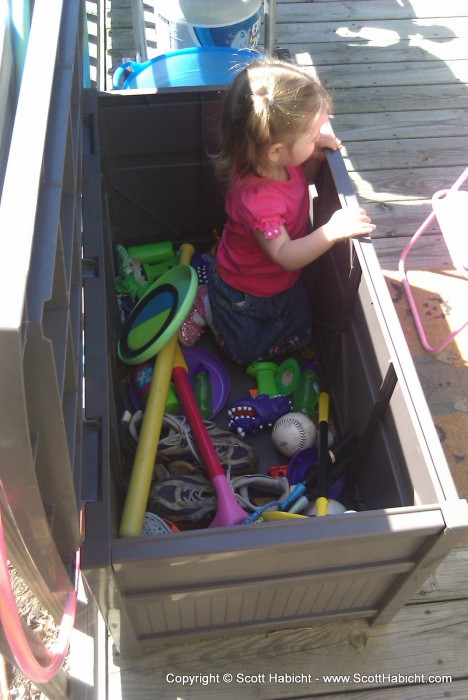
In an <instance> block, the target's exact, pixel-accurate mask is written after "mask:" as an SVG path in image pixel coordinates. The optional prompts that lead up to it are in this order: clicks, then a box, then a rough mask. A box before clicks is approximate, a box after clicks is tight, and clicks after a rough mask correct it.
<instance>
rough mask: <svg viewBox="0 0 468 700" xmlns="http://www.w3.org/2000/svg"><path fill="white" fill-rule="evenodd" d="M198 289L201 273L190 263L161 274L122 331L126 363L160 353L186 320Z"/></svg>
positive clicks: (120, 350) (120, 352)
mask: <svg viewBox="0 0 468 700" xmlns="http://www.w3.org/2000/svg"><path fill="white" fill-rule="evenodd" d="M197 289H198V277H197V273H196V272H195V270H194V269H193V267H191V266H190V265H177V267H173V268H172V269H170V270H168V271H167V272H165V273H164V274H163V275H161V277H160V278H159V279H158V280H156V282H155V283H154V284H153V285H152V286H151V287H150V288H149V289H148V291H147V292H146V293H145V295H144V296H143V297H142V298H141V299H140V301H139V302H138V304H137V305H136V306H135V308H134V309H133V311H132V312H131V314H130V316H129V317H128V319H127V322H126V324H125V326H124V328H123V330H122V333H121V336H120V339H119V343H118V348H117V351H118V355H119V358H120V359H121V360H122V362H124V363H125V364H127V365H137V364H139V363H140V362H146V361H147V360H150V359H152V358H153V357H154V356H155V355H157V354H158V352H159V351H160V350H161V348H162V347H164V345H165V344H166V343H167V341H168V340H169V339H170V338H171V337H172V336H173V335H174V333H175V332H176V331H177V330H178V329H179V328H180V326H181V325H182V323H183V322H184V320H185V318H186V316H187V314H188V313H189V311H190V309H191V308H192V305H193V302H194V301H195V295H196V293H197Z"/></svg>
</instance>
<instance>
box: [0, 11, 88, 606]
mask: <svg viewBox="0 0 468 700" xmlns="http://www.w3.org/2000/svg"><path fill="white" fill-rule="evenodd" d="M82 6H83V3H80V2H79V0H72V1H70V2H62V1H61V0H53V1H52V2H50V1H49V0H36V2H35V7H34V13H33V20H32V26H31V33H30V37H29V44H28V51H27V54H26V60H25V65H24V72H23V78H22V84H21V90H20V93H19V97H18V104H17V110H16V116H15V121H14V127H13V132H12V138H11V147H10V151H9V157H8V162H7V167H6V171H5V181H4V187H3V195H2V200H1V206H0V231H1V243H2V256H3V259H4V260H9V261H10V263H11V264H9V265H7V266H5V271H4V273H3V274H2V276H1V280H0V294H1V298H2V299H3V300H4V303H2V305H1V309H0V352H1V357H2V362H1V363H0V382H1V388H2V402H1V404H0V405H1V421H0V422H1V425H0V444H1V450H0V475H1V480H2V485H3V488H4V491H5V494H6V499H7V500H6V501H5V502H4V507H5V508H6V509H7V511H8V513H9V518H8V521H7V522H8V541H7V545H8V553H9V557H10V559H11V560H12V562H13V563H14V564H15V565H17V568H18V570H19V571H20V573H21V574H22V575H23V578H24V579H25V580H26V582H27V583H28V585H29V586H30V588H31V590H33V591H34V592H35V593H36V595H37V597H38V598H39V600H40V601H41V602H42V603H43V604H44V605H45V606H46V607H47V608H48V609H49V610H50V611H51V612H52V613H53V614H54V615H56V616H58V615H61V609H62V604H63V593H64V591H66V590H67V589H68V588H69V587H70V586H71V585H72V584H71V581H70V576H69V565H70V561H71V557H72V555H73V553H74V551H75V550H76V549H77V548H78V547H79V545H80V531H79V518H78V503H77V496H76V488H75V481H76V483H77V484H79V482H80V476H79V472H80V463H81V422H82V416H81V410H82V409H81V406H82V353H81V345H82V337H81V334H82V323H81V228H82V227H81V165H80V159H81V116H80V113H81V104H80V101H81V66H82V54H81V50H82V47H81V44H80V41H79V35H80V30H81V26H82V25H81V23H82V21H83V17H82V10H83V7H82Z"/></svg>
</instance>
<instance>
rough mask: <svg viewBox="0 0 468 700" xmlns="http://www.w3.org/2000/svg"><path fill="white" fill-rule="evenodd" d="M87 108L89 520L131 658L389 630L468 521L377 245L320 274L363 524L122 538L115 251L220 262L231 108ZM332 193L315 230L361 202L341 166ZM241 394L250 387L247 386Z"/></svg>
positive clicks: (328, 349)
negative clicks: (265, 635)
mask: <svg viewBox="0 0 468 700" xmlns="http://www.w3.org/2000/svg"><path fill="white" fill-rule="evenodd" d="M86 98H87V101H86V103H85V104H86V107H85V112H86V113H89V114H90V115H92V117H91V118H90V119H89V120H88V124H89V126H90V128H91V125H92V127H93V131H92V133H91V132H89V133H88V134H87V135H86V141H87V142H88V143H92V144H93V149H94V150H93V152H92V153H91V152H90V153H88V154H86V155H85V157H84V161H83V167H84V171H83V172H84V178H83V182H84V194H83V203H84V214H85V218H84V255H85V258H86V259H87V260H94V261H96V266H95V268H96V271H97V272H96V276H95V277H94V278H92V279H86V280H85V287H84V289H85V348H86V351H85V355H86V368H87V371H86V382H87V386H89V391H88V392H87V402H86V412H87V418H88V420H95V421H96V423H97V424H98V425H99V427H100V431H99V440H97V444H99V445H100V448H101V452H100V454H99V457H98V463H99V465H100V472H99V476H98V477H96V482H95V491H96V495H97V496H98V497H97V499H96V502H95V503H89V504H88V505H87V508H86V523H87V537H86V542H85V546H84V565H85V567H86V569H87V574H86V576H87V579H88V582H89V584H90V586H91V589H92V590H93V591H94V592H95V595H96V597H97V599H98V601H99V603H100V607H101V609H102V611H103V613H104V615H105V617H106V619H107V620H108V623H109V626H110V629H111V632H112V634H113V635H114V637H115V640H116V643H117V645H118V646H119V647H120V648H122V649H123V650H124V651H128V652H129V653H132V652H135V651H138V650H139V649H141V648H145V647H151V646H153V645H157V644H158V643H161V642H167V641H169V640H182V639H187V638H190V637H192V636H193V635H206V634H224V633H226V632H228V631H229V632H231V631H234V630H239V631H240V630H247V629H249V628H252V629H257V630H258V629H259V628H271V627H284V626H294V625H304V624H307V623H310V622H313V621H314V620H323V619H326V618H331V617H333V618H336V617H348V618H349V617H365V618H368V619H369V620H370V621H380V622H383V621H385V620H388V619H389V618H390V617H391V616H392V615H393V614H394V613H395V612H396V611H397V610H398V609H399V607H400V606H401V605H402V604H403V603H404V602H406V600H407V599H408V597H409V596H410V595H411V594H412V593H413V592H415V590H417V586H418V585H419V584H421V583H422V582H423V581H424V580H425V579H426V578H427V576H428V574H429V572H430V571H431V570H432V569H433V568H434V567H435V566H436V565H437V563H438V562H439V561H440V559H441V557H443V556H444V554H446V553H448V551H449V549H450V548H451V547H452V546H453V545H454V544H455V541H456V539H457V537H458V536H459V535H460V533H461V531H462V529H463V528H464V527H465V526H466V524H467V516H468V511H467V506H466V502H465V501H460V500H458V496H457V494H456V491H455V489H454V486H453V482H452V479H451V476H450V473H449V470H448V468H447V464H446V461H445V459H444V456H443V453H442V450H441V448H440V444H439V441H438V438H437V436H436V433H435V430H434V426H433V423H432V421H431V418H430V414H429V411H428V407H427V404H426V402H425V399H424V397H423V394H422V391H421V387H420V384H419V382H418V379H417V376H416V373H415V369H414V366H413V363H412V361H411V358H410V355H409V353H408V349H407V346H406V343H405V341H404V338H403V336H402V333H401V329H400V327H399V323H398V321H397V319H396V315H395V312H394V309H393V305H392V302H391V299H390V297H389V294H388V292H387V289H386V285H385V283H384V280H383V276H382V273H381V270H380V267H379V265H378V261H377V259H376V256H375V254H374V250H373V247H372V243H371V242H370V241H369V240H363V241H354V242H353V243H351V244H349V243H342V244H339V245H336V246H335V247H334V248H333V250H332V251H330V253H328V254H327V255H325V256H324V257H323V258H321V259H320V261H318V262H317V263H315V264H314V265H313V266H311V270H310V271H309V272H310V275H309V279H310V284H311V291H313V293H312V302H313V303H314V317H315V338H316V342H317V348H318V352H319V361H320V366H321V368H322V372H323V373H324V374H325V375H326V380H325V381H326V382H327V383H328V382H329V383H330V385H331V387H332V389H331V406H332V407H333V411H332V413H333V421H334V424H335V427H336V429H337V430H338V433H339V434H343V433H344V432H346V431H353V432H355V433H356V434H357V435H358V436H359V439H360V444H359V448H358V454H359V459H358V465H357V468H356V470H355V473H354V477H353V479H354V486H353V491H354V494H355V507H356V509H357V510H359V511H360V512H359V513H357V514H353V515H342V516H328V517H326V518H319V519H317V520H315V521H314V522H309V521H308V522H302V521H301V522H299V523H298V522H297V521H291V522H288V523H284V522H281V523H275V524H273V523H269V524H267V525H251V526H236V527H229V528H217V529H210V530H195V531H190V532H184V533H178V534H175V535H173V536H172V535H171V536H159V537H154V538H152V537H139V538H130V539H119V538H118V537H117V531H118V524H119V516H120V513H121V507H122V501H121V498H122V493H119V483H120V481H119V468H120V467H119V459H120V456H119V443H118V439H117V436H116V430H115V427H116V426H117V425H118V421H119V416H120V414H121V411H122V410H123V408H124V405H123V404H122V391H121V385H120V383H119V382H118V380H117V371H116V370H117V362H116V357H115V356H116V345H117V339H118V334H117V331H116V329H117V328H118V327H119V326H118V324H117V325H116V320H117V313H116V303H115V292H114V287H113V285H114V275H115V270H114V268H113V265H112V259H113V258H112V248H113V245H114V244H115V243H122V244H123V245H126V246H128V245H130V244H137V243H138V244H140V243H144V242H154V241H158V240H161V241H162V240H167V239H170V240H172V241H173V242H174V243H175V244H176V245H180V244H181V243H183V242H184V241H186V240H189V241H191V242H192V243H193V244H194V245H195V247H196V249H197V250H199V251H200V252H203V251H205V250H207V249H209V247H210V246H211V245H212V243H213V237H212V230H213V229H214V228H216V229H217V230H221V228H222V222H223V209H222V199H221V197H220V195H219V192H218V189H217V186H216V183H215V181H214V176H213V171H212V165H211V163H210V159H209V157H208V155H207V152H209V150H210V147H211V148H212V147H213V143H214V133H215V130H216V124H217V120H218V115H219V110H220V104H221V99H222V94H220V92H219V91H210V90H209V89H206V90H203V89H195V90H192V89H190V90H187V91H182V92H181V91H177V92H172V93H171V92H170V91H169V92H160V93H159V94H153V95H149V94H148V95H143V96H142V95H132V94H128V93H127V94H121V95H113V94H105V95H103V94H101V95H96V94H95V93H94V94H93V93H88V94H87V95H86ZM330 167H331V170H330ZM100 183H102V192H100V187H99V184H100ZM318 192H319V196H318V200H317V202H316V207H315V217H316V220H317V222H319V221H320V220H322V219H323V220H325V219H327V218H328V217H329V216H330V214H331V212H332V211H334V210H335V209H336V208H337V207H339V206H340V205H343V206H346V205H347V203H349V201H350V200H351V199H352V198H353V196H354V195H353V192H352V188H351V184H350V181H349V178H348V176H347V173H346V171H345V169H344V164H343V161H342V159H341V156H340V155H339V154H336V155H335V156H333V157H332V158H331V159H330V166H325V167H324V170H323V172H322V177H321V179H320V182H319V183H318ZM101 205H102V206H101ZM99 212H102V219H100V216H99ZM105 282H106V285H107V289H105V285H104V283H105ZM312 287H313V290H312ZM105 309H107V310H106V311H105ZM104 318H105V319H106V329H105V331H106V332H104V329H103V323H102V321H103V319H104ZM226 365H227V366H229V367H230V370H233V371H234V372H236V371H237V373H238V372H239V370H238V369H237V370H235V369H234V368H233V367H232V366H230V365H229V363H228V362H226ZM240 381H241V379H238V378H237V375H236V381H235V382H233V384H235V386H237V387H238V386H239V382H240ZM237 392H239V389H237ZM231 393H232V392H231ZM234 396H236V394H234ZM237 396H239V393H237ZM224 420H225V422H224V427H226V424H227V417H226V416H225V418H224ZM221 421H222V417H221ZM252 442H253V444H255V438H253V439H252Z"/></svg>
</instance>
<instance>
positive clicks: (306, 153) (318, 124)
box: [282, 112, 328, 167]
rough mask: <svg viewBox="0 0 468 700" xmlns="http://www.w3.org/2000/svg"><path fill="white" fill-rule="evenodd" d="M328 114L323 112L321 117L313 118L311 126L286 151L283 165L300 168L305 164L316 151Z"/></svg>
mask: <svg viewBox="0 0 468 700" xmlns="http://www.w3.org/2000/svg"><path fill="white" fill-rule="evenodd" d="M327 116H328V115H327V113H326V112H322V114H321V115H320V117H319V118H318V119H317V118H316V117H312V118H311V119H310V122H309V125H308V127H307V128H306V130H305V131H303V132H302V133H301V134H300V135H299V136H298V137H297V138H296V140H295V141H293V142H292V143H291V144H290V145H289V146H287V147H286V148H285V149H284V155H283V157H284V160H283V163H282V165H288V166H293V167H295V166H298V165H302V163H305V161H306V160H308V159H309V158H310V157H311V155H312V154H313V152H314V150H315V144H316V143H317V141H318V140H319V138H320V130H321V128H322V126H323V124H324V123H325V121H326V119H327Z"/></svg>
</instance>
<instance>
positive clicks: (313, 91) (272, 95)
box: [215, 58, 331, 183]
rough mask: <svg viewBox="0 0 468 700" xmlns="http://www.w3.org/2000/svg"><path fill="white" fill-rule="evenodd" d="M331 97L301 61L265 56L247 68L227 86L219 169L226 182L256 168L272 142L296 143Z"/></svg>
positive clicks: (326, 110) (220, 175) (221, 177)
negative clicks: (296, 64) (293, 61)
mask: <svg viewBox="0 0 468 700" xmlns="http://www.w3.org/2000/svg"><path fill="white" fill-rule="evenodd" d="M330 110H331V97H330V95H329V93H328V92H327V90H326V89H325V88H324V87H323V85H321V84H320V83H318V82H317V81H316V80H314V78H313V77H312V76H310V75H309V74H308V73H306V72H305V71H304V70H302V69H300V68H298V67H297V66H295V65H293V64H290V63H285V62H283V61H278V60H274V59H267V58H265V59H260V60H257V61H254V62H253V63H251V64H249V65H248V66H247V67H246V68H244V69H243V70H242V71H241V72H240V73H239V74H238V75H237V76H236V77H235V79H234V81H233V82H232V83H231V85H230V86H229V88H228V89H227V91H226V95H225V99H224V104H223V110H222V116H221V124H220V143H219V146H220V149H219V152H218V153H217V155H216V156H215V163H216V169H217V173H218V175H219V177H220V179H221V181H223V182H224V183H227V182H228V181H229V180H230V179H231V178H232V177H233V175H235V174H240V175H247V174H249V173H255V172H256V169H257V167H258V166H259V165H260V164H261V163H262V161H263V160H264V159H265V157H266V152H267V149H268V147H269V146H270V145H271V144H272V143H278V142H282V143H292V142H294V141H295V139H296V138H297V136H298V135H300V134H301V133H302V132H303V131H304V130H305V129H306V128H307V127H308V126H309V125H310V120H311V118H312V117H314V116H316V117H317V119H318V118H319V117H320V115H321V114H323V112H327V113H328V112H330Z"/></svg>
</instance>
